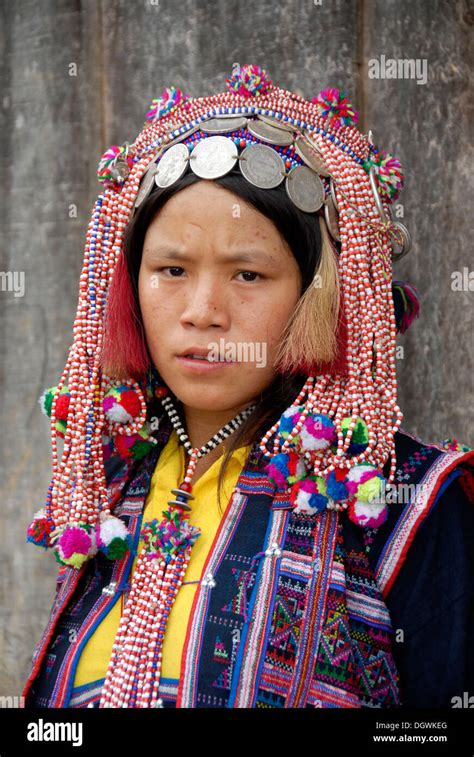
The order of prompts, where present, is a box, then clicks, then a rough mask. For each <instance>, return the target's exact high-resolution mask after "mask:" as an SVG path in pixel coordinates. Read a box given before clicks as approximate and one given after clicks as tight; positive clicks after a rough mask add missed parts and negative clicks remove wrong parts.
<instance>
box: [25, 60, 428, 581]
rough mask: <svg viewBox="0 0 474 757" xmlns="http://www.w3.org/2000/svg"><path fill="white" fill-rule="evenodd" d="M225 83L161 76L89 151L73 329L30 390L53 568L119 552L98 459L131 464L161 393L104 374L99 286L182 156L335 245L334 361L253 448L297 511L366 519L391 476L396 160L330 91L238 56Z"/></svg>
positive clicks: (146, 445) (122, 537)
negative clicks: (43, 447)
mask: <svg viewBox="0 0 474 757" xmlns="http://www.w3.org/2000/svg"><path fill="white" fill-rule="evenodd" d="M226 85H227V89H226V91H224V92H218V93H217V94H214V95H210V96H205V97H197V98H194V97H191V96H190V95H188V94H185V93H184V92H183V91H182V90H180V89H178V88H176V87H169V88H166V89H165V90H164V91H163V92H162V94H161V96H160V97H158V98H157V99H155V100H153V102H152V105H151V107H150V109H149V111H148V113H147V116H146V121H145V124H144V126H143V129H142V131H141V132H140V133H139V134H138V136H137V137H136V139H135V141H134V142H133V143H131V144H129V143H127V142H126V143H124V144H123V145H120V146H118V145H114V146H112V147H111V148H110V149H109V150H107V151H106V153H104V155H103V156H102V158H101V160H100V162H99V166H98V176H99V181H100V182H101V183H102V185H103V192H102V193H101V194H100V195H99V197H98V199H97V201H96V202H95V204H94V207H93V210H92V216H91V220H90V223H89V228H88V232H87V240H86V246H85V255H84V265H83V270H82V273H81V277H80V285H79V301H78V308H77V314H76V319H75V323H74V329H73V333H74V341H73V344H72V346H71V348H70V352H69V356H68V360H67V362H66V366H65V368H64V371H63V373H62V376H61V378H60V381H59V382H58V384H57V386H55V387H52V388H51V389H49V390H47V391H46V392H45V393H44V394H43V395H42V397H41V399H40V403H41V406H42V409H43V411H44V412H45V414H46V415H48V417H49V418H50V424H51V443H52V461H53V475H52V480H51V484H50V487H49V490H48V495H47V501H46V505H45V507H44V508H43V509H41V510H40V511H38V512H37V513H36V514H35V516H34V519H33V521H32V523H31V525H30V527H29V529H28V536H27V538H28V540H30V541H32V542H34V543H36V544H38V545H40V546H43V547H51V548H53V551H54V554H55V556H56V559H57V560H58V562H59V563H60V564H63V565H70V566H73V567H75V568H79V567H80V566H81V565H82V564H83V562H84V561H85V560H87V559H88V558H89V557H91V556H92V555H94V554H96V553H97V551H98V550H99V549H100V550H102V551H103V552H104V554H105V555H106V556H107V557H109V558H111V559H112V558H119V557H121V556H122V555H123V554H124V552H125V551H126V550H127V549H129V548H130V535H129V534H128V532H127V530H126V528H125V525H124V523H123V522H122V521H121V520H120V519H118V518H115V517H114V516H113V515H112V504H111V503H110V502H109V500H108V493H107V487H106V479H105V471H104V460H106V459H107V456H108V455H110V454H112V451H113V453H114V454H119V455H121V456H122V457H124V458H126V459H128V460H130V461H133V460H135V459H139V458H140V457H142V456H143V455H144V454H146V453H147V451H148V450H149V449H150V446H152V445H153V444H154V443H155V442H156V440H155V439H154V438H153V429H152V428H151V427H150V424H149V421H148V420H147V408H148V403H149V402H150V401H151V400H152V399H153V397H154V396H155V395H156V396H158V397H159V396H160V392H161V393H166V391H167V389H166V387H157V388H156V387H154V386H153V383H152V382H151V381H150V380H148V381H144V382H143V384H141V383H137V382H136V381H134V380H132V379H130V380H126V381H122V382H120V383H119V384H117V382H113V381H112V380H111V379H110V378H109V377H107V376H106V375H105V374H104V373H103V372H102V370H101V366H100V353H101V348H102V345H103V337H104V316H105V310H106V303H107V293H108V290H109V287H110V283H111V280H112V276H113V273H114V270H115V267H116V264H117V261H118V259H119V257H120V255H121V253H122V247H123V241H124V232H125V229H126V227H127V225H128V223H129V222H130V220H131V219H132V217H133V214H134V212H135V211H136V209H137V208H138V207H139V206H140V204H141V203H142V202H143V201H144V200H145V198H146V197H147V196H148V195H149V193H150V192H151V191H152V190H153V187H155V186H160V187H163V186H169V185H171V184H172V183H174V182H175V181H177V180H178V179H179V178H180V177H181V176H182V175H183V174H184V172H185V171H186V170H188V169H189V168H190V169H191V170H192V171H193V172H194V173H195V174H197V175H198V176H200V177H202V178H216V177H218V176H222V175H224V174H225V173H227V172H228V171H230V170H234V169H235V167H236V166H237V165H238V168H239V170H240V172H241V173H242V175H244V176H245V177H246V179H247V180H248V181H250V182H251V183H252V184H254V185H256V186H259V187H266V188H269V189H271V188H273V187H276V186H279V185H280V184H281V183H282V182H283V181H284V182H285V188H286V192H287V194H288V197H289V199H290V201H292V202H293V203H294V204H295V205H296V206H297V207H298V208H299V209H300V210H302V211H304V212H308V213H320V214H322V213H324V219H325V221H326V224H327V227H328V230H329V232H330V234H331V235H332V238H333V239H334V240H335V241H336V242H337V247H338V249H337V253H338V255H337V260H338V275H339V284H340V294H341V301H342V303H343V305H344V310H345V313H346V317H347V372H345V373H344V374H336V375H334V374H329V373H324V374H320V375H316V376H308V377H307V380H306V381H305V384H304V386H303V388H302V389H301V391H300V392H299V394H298V396H297V397H296V398H295V400H294V402H293V404H292V405H291V406H290V407H289V408H287V409H286V410H285V412H284V413H283V414H282V416H281V418H280V420H279V421H278V422H277V423H276V424H274V426H272V428H270V429H268V431H267V433H266V434H265V435H264V437H263V438H262V440H261V441H260V450H261V451H262V453H263V454H264V455H265V456H266V457H267V458H268V466H267V470H268V475H269V477H270V479H271V480H272V481H273V482H274V485H275V488H276V489H277V490H279V491H280V493H281V494H282V495H283V496H289V498H290V500H291V502H292V504H293V506H294V507H295V508H296V509H297V510H298V511H303V512H307V513H316V512H318V511H320V510H322V509H324V508H330V509H335V510H341V511H342V510H347V511H348V515H349V517H350V518H352V519H353V520H354V521H355V522H358V523H360V524H361V525H366V526H374V525H379V524H380V523H381V522H383V520H384V519H385V517H386V505H385V502H384V498H383V496H382V489H383V486H384V484H385V483H386V480H385V478H384V476H383V474H382V469H383V468H384V466H385V464H386V463H387V461H388V460H390V467H389V471H390V472H389V475H388V482H390V481H393V477H394V474H395V468H396V460H395V444H394V434H395V432H396V431H397V429H398V427H399V426H400V423H401V422H402V419H403V414H402V412H401V410H400V408H399V407H398V405H397V401H396V396H397V384H396V372H395V341H396V333H397V324H396V320H395V310H394V298H393V296H392V262H393V260H394V259H396V258H397V257H400V256H401V255H403V254H406V252H407V250H408V248H409V245H410V239H409V234H408V231H407V230H406V229H405V227H403V226H402V225H401V224H400V223H399V222H395V221H393V220H392V217H391V212H390V205H391V203H392V202H393V201H394V200H395V199H397V197H398V195H399V192H400V190H401V188H402V186H403V174H402V171H401V166H400V163H399V162H398V160H397V159H396V158H394V157H393V156H391V155H388V154H387V153H385V152H384V151H382V150H379V149H378V148H377V147H376V146H375V145H374V144H373V137H372V136H371V134H370V133H369V137H367V136H365V135H363V134H362V133H361V132H360V131H359V130H358V129H357V128H356V126H355V124H356V123H357V120H358V116H357V113H356V112H355V111H354V109H353V108H352V106H351V105H350V104H349V102H348V101H347V98H346V96H345V95H344V94H343V93H342V92H340V91H339V90H337V89H335V88H326V89H324V90H322V91H321V92H320V93H319V95H317V96H316V97H313V98H312V99H311V101H309V100H307V99H305V98H304V97H303V96H302V95H299V94H296V93H294V92H290V91H288V90H285V89H282V88H280V87H278V86H276V85H275V84H273V82H272V81H271V79H270V78H269V77H268V75H267V74H266V72H265V71H263V70H262V69H260V68H259V67H258V66H256V65H245V66H239V64H234V67H233V70H232V75H231V76H230V77H229V78H228V79H227V80H226ZM394 242H395V243H396V244H397V245H398V246H399V247H400V248H401V249H400V251H399V252H398V254H394V250H393V248H392V245H393V243H394ZM400 298H401V300H400ZM399 301H402V302H403V303H404V305H402V311H403V318H404V319H405V320H404V326H403V327H401V328H400V330H402V331H403V330H404V329H405V328H406V326H407V324H408V322H409V321H410V319H411V318H413V317H414V316H416V315H418V304H417V298H416V293H415V292H414V291H413V289H412V288H409V287H405V288H401V291H400V293H399ZM407 303H408V304H407ZM314 317H315V318H316V317H317V313H316V312H315V314H314ZM403 318H402V321H403ZM151 373H152V374H153V371H152V372H151ZM154 393H155V395H154ZM58 438H60V439H62V440H63V442H64V446H63V450H62V454H61V456H59V453H58V445H57V440H58Z"/></svg>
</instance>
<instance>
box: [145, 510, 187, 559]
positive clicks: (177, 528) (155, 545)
mask: <svg viewBox="0 0 474 757" xmlns="http://www.w3.org/2000/svg"><path fill="white" fill-rule="evenodd" d="M163 516H164V517H163V520H161V521H159V520H158V519H157V518H154V519H153V520H151V521H147V522H146V523H145V524H144V526H143V528H142V532H141V537H142V539H143V542H144V549H145V550H146V554H147V557H149V558H162V559H163V560H164V561H165V562H166V563H167V564H168V563H169V562H171V560H172V559H173V557H174V555H176V554H178V553H179V552H184V551H185V550H186V549H187V548H188V547H190V546H192V545H193V544H194V542H195V541H196V539H197V538H198V536H200V535H201V529H200V528H198V527H197V526H192V525H190V523H189V520H188V519H187V518H185V519H181V518H180V513H179V512H178V511H177V510H173V511H171V510H164V511H163Z"/></svg>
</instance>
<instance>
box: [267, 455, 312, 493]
mask: <svg viewBox="0 0 474 757" xmlns="http://www.w3.org/2000/svg"><path fill="white" fill-rule="evenodd" d="M266 471H267V474H268V477H269V479H270V480H271V481H272V482H273V483H274V484H275V486H276V487H277V489H287V488H288V486H289V485H290V484H293V483H294V482H295V481H298V479H300V478H303V477H304V476H305V475H306V473H307V470H306V466H305V463H304V460H303V458H302V457H301V456H300V455H298V454H297V453H296V452H279V453H278V454H276V455H273V457H272V459H271V460H270V462H269V463H268V465H267V466H266Z"/></svg>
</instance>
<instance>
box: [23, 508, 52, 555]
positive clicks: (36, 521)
mask: <svg viewBox="0 0 474 757" xmlns="http://www.w3.org/2000/svg"><path fill="white" fill-rule="evenodd" d="M52 531H54V523H53V521H52V519H51V518H48V517H47V516H46V511H45V510H44V509H41V510H38V512H36V513H35V514H34V516H33V520H32V521H31V523H30V525H29V526H28V530H27V532H26V541H30V542H32V543H33V544H36V546H37V547H44V549H48V548H49V547H51V540H50V535H51V532H52Z"/></svg>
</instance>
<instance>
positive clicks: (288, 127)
mask: <svg viewBox="0 0 474 757" xmlns="http://www.w3.org/2000/svg"><path fill="white" fill-rule="evenodd" d="M257 118H258V120H259V121H263V122H264V123H266V124H269V125H270V126H274V127H275V128H276V129H282V130H283V131H290V132H292V133H293V132H294V131H295V129H296V126H295V125H294V124H289V123H287V122H286V121H281V120H280V119H279V118H276V117H274V116H264V115H263V113H258V114H257Z"/></svg>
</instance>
